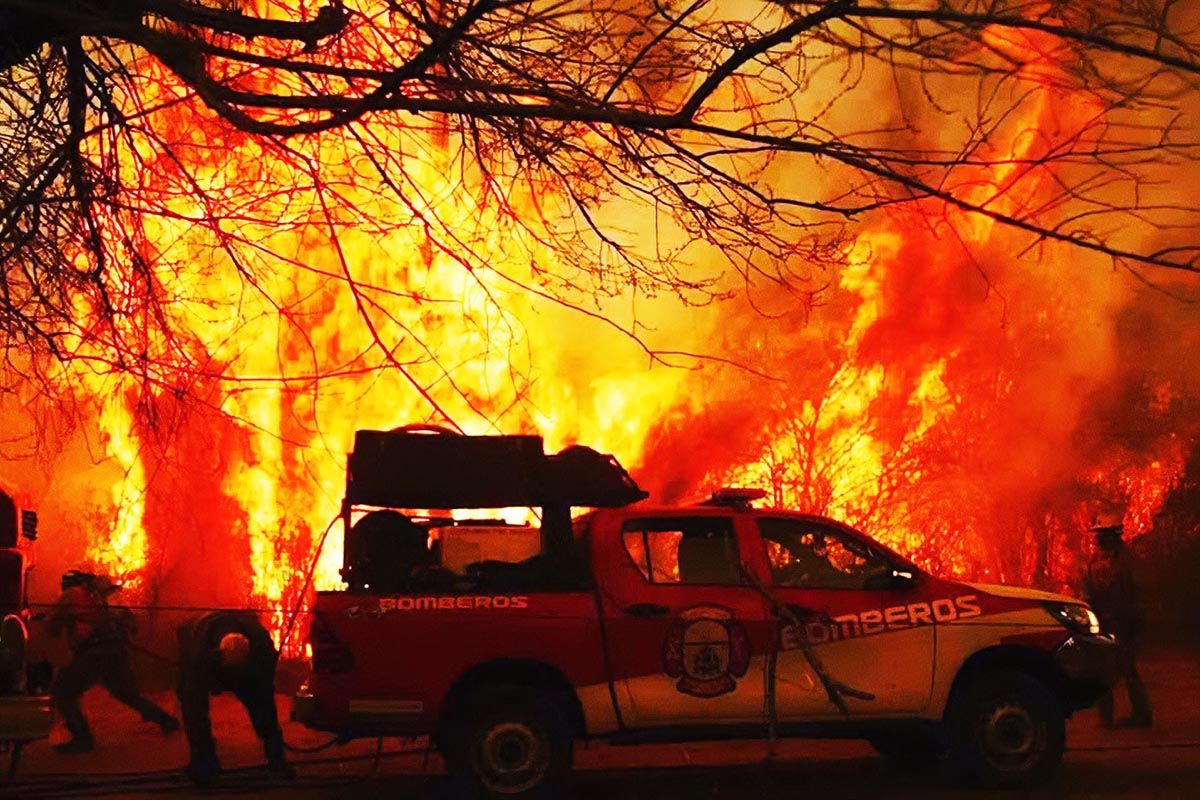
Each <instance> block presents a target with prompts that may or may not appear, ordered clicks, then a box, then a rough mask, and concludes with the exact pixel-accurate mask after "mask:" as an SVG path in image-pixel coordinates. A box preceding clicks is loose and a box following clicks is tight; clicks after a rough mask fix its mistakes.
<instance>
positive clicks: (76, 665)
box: [50, 644, 175, 738]
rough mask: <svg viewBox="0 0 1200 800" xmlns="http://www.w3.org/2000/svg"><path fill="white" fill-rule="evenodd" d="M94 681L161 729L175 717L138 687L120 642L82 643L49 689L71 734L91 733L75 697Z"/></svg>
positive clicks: (81, 693) (127, 655)
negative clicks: (145, 695) (143, 693)
mask: <svg viewBox="0 0 1200 800" xmlns="http://www.w3.org/2000/svg"><path fill="white" fill-rule="evenodd" d="M96 684H99V685H101V686H103V687H104V688H105V689H106V690H108V693H109V694H111V695H112V696H113V697H115V698H116V699H117V700H120V701H121V702H122V703H124V704H125V705H127V706H129V707H130V708H132V709H133V710H134V711H136V712H138V713H139V714H141V715H142V719H144V720H146V721H147V722H153V723H155V724H156V725H158V726H159V727H163V728H165V727H166V726H169V725H171V724H172V723H173V722H174V720H175V718H174V717H172V716H171V715H170V714H168V713H167V712H166V711H165V710H163V709H162V708H160V707H159V706H158V705H156V704H155V703H153V702H152V701H150V700H148V699H147V698H146V697H144V696H143V695H142V693H141V692H140V691H139V690H138V685H137V679H136V678H135V677H134V675H133V670H132V669H130V667H129V651H128V650H127V649H126V647H125V645H124V644H100V645H84V646H83V647H80V648H79V649H78V650H76V651H75V652H74V653H72V654H71V660H70V661H68V662H67V664H66V665H65V666H64V667H63V668H62V669H60V670H59V671H58V674H57V675H56V676H55V678H54V685H53V686H52V687H51V690H50V695H51V697H52V699H53V701H54V707H55V708H56V709H57V710H58V713H59V714H60V715H61V716H62V719H63V722H64V723H65V724H66V726H67V730H68V731H70V732H71V735H72V736H73V737H83V738H86V737H89V736H91V730H90V728H89V727H88V721H87V717H85V716H84V715H83V711H82V709H81V708H80V706H79V700H80V698H81V697H83V693H84V692H86V691H87V690H88V689H90V688H91V687H93V686H95V685H96Z"/></svg>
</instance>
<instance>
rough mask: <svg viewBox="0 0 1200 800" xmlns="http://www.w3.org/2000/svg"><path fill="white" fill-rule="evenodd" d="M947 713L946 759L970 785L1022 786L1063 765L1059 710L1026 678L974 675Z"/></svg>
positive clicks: (1063, 740) (1063, 735)
mask: <svg viewBox="0 0 1200 800" xmlns="http://www.w3.org/2000/svg"><path fill="white" fill-rule="evenodd" d="M949 711H950V713H949V714H948V720H947V721H948V723H949V731H950V734H951V753H950V755H951V759H952V761H953V762H954V763H955V765H956V766H958V767H961V768H964V769H965V770H966V771H967V776H968V777H969V778H970V779H972V781H973V782H974V783H978V784H981V785H984V786H998V787H1003V788H1022V787H1027V786H1031V785H1033V784H1036V783H1039V782H1041V781H1044V780H1046V779H1048V778H1049V777H1050V776H1051V775H1052V774H1053V772H1054V770H1055V769H1057V767H1058V765H1059V763H1060V762H1061V761H1062V754H1063V750H1064V748H1065V744H1066V720H1065V718H1064V716H1063V712H1062V709H1061V707H1060V705H1059V703H1058V701H1057V699H1056V698H1055V697H1054V695H1053V693H1052V692H1051V691H1050V690H1049V689H1048V688H1047V687H1046V686H1045V684H1043V683H1042V682H1041V681H1039V680H1037V679H1036V678H1034V677H1032V676H1030V675H1025V674H1022V673H1015V672H1014V673H1009V672H988V673H984V674H981V675H978V676H976V677H975V679H974V680H972V681H971V683H970V684H969V685H967V686H966V687H964V689H963V691H962V692H961V693H960V694H959V696H958V697H956V698H955V702H954V705H953V707H952V708H951V709H949Z"/></svg>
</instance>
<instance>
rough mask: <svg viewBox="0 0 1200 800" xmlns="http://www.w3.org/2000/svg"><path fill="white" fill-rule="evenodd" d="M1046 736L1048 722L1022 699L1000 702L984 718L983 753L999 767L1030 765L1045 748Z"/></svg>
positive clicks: (1015, 768)
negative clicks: (1019, 700) (1039, 717)
mask: <svg viewBox="0 0 1200 800" xmlns="http://www.w3.org/2000/svg"><path fill="white" fill-rule="evenodd" d="M1046 739H1047V735H1046V725H1045V722H1044V721H1043V720H1040V719H1038V718H1037V716H1036V715H1035V714H1033V712H1031V711H1030V709H1028V708H1027V707H1025V706H1023V705H1021V704H1019V703H1014V702H1002V703H998V704H996V705H995V706H993V707H992V708H991V709H990V710H989V711H988V713H987V714H986V715H985V717H984V720H983V750H984V756H985V757H986V758H987V760H988V762H989V763H990V764H991V765H992V766H993V767H995V768H996V769H1000V770H1004V771H1006V772H1021V771H1023V770H1027V769H1029V768H1030V767H1032V766H1034V765H1035V764H1037V762H1038V761H1039V760H1041V758H1042V755H1043V754H1044V753H1045V752H1046Z"/></svg>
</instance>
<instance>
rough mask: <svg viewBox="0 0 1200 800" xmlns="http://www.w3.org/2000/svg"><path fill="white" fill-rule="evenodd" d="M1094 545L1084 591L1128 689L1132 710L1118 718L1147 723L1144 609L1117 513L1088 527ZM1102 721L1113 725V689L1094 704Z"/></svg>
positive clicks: (1150, 721)
mask: <svg viewBox="0 0 1200 800" xmlns="http://www.w3.org/2000/svg"><path fill="white" fill-rule="evenodd" d="M1090 530H1091V531H1092V533H1093V534H1095V537H1096V538H1095V545H1094V548H1093V553H1092V557H1091V559H1090V560H1089V561H1088V566H1087V575H1086V576H1085V577H1084V592H1085V597H1086V599H1087V601H1088V602H1089V603H1090V604H1091V606H1092V609H1093V610H1094V611H1095V612H1096V616H1097V617H1099V619H1100V625H1101V628H1102V629H1103V630H1104V632H1105V633H1112V634H1115V635H1116V637H1117V644H1118V645H1119V647H1120V670H1121V677H1122V678H1123V679H1124V681H1125V687H1126V690H1127V691H1128V692H1129V704H1130V706H1131V707H1132V713H1131V714H1130V715H1129V717H1127V718H1125V719H1123V720H1121V722H1120V723H1119V726H1120V727H1123V728H1129V727H1133V728H1149V727H1151V726H1152V725H1153V724H1154V723H1153V720H1154V718H1153V714H1152V713H1151V710H1150V696H1149V694H1147V692H1146V686H1145V684H1143V683H1142V678H1141V675H1139V674H1138V669H1137V655H1138V645H1139V643H1140V639H1141V635H1142V627H1143V626H1142V620H1143V615H1142V609H1141V604H1140V599H1139V597H1138V587H1137V583H1136V581H1135V579H1134V570H1133V554H1132V553H1130V552H1129V550H1128V548H1126V547H1125V542H1124V541H1123V540H1122V535H1123V533H1124V530H1125V529H1124V526H1123V525H1122V523H1121V520H1119V519H1116V518H1109V517H1105V518H1101V519H1098V520H1097V521H1096V523H1095V524H1094V525H1092V527H1091V528H1090ZM1097 708H1098V709H1099V711H1100V721H1101V723H1102V724H1103V725H1104V727H1106V728H1111V727H1113V724H1114V723H1113V693H1112V691H1111V690H1110V691H1109V692H1107V693H1106V694H1105V695H1104V696H1103V697H1102V698H1101V699H1100V702H1099V703H1098V704H1097Z"/></svg>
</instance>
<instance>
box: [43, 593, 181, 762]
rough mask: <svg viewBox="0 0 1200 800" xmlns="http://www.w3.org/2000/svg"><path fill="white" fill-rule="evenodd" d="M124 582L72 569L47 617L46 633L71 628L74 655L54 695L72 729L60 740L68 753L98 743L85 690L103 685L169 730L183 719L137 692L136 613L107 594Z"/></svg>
mask: <svg viewBox="0 0 1200 800" xmlns="http://www.w3.org/2000/svg"><path fill="white" fill-rule="evenodd" d="M120 588H121V587H120V586H119V585H117V584H114V583H113V582H112V581H110V580H108V579H107V578H104V577H101V576H99V575H92V574H90V573H87V572H79V571H76V570H72V571H70V572H68V573H66V574H65V575H63V576H62V594H61V595H60V596H59V598H58V602H57V603H56V604H55V606H54V610H53V611H52V612H51V613H50V617H49V619H48V620H47V623H46V624H47V632H48V633H49V634H50V635H51V636H57V635H58V634H59V633H61V632H63V631H66V634H67V642H68V644H69V645H70V647H71V659H70V661H68V662H67V664H66V665H65V666H64V667H63V668H62V669H61V670H59V671H58V674H57V675H56V676H55V678H54V684H53V685H52V686H51V689H50V695H51V699H52V700H53V703H54V707H55V708H56V709H57V710H58V713H59V715H60V716H61V717H62V719H63V723H64V724H65V725H66V726H67V730H68V731H70V733H71V738H70V740H69V741H67V742H65V743H63V744H60V745H56V746H55V748H54V749H55V750H57V751H58V752H60V753H64V754H75V753H86V752H88V751H90V750H91V749H92V748H93V746H94V741H93V739H92V732H91V729H90V728H89V727H88V721H87V718H86V717H85V716H84V715H83V711H82V710H81V709H80V706H79V700H80V698H81V697H82V696H83V693H84V692H86V691H87V690H88V689H90V688H91V687H92V686H94V685H96V684H100V685H101V686H103V687H104V688H105V689H107V690H108V693H109V694H111V695H112V696H113V697H115V698H116V699H118V700H120V701H121V702H122V703H124V704H125V705H127V706H129V707H130V708H132V709H133V710H134V711H137V712H138V713H139V714H141V715H142V719H144V720H146V721H147V722H153V723H154V724H155V725H157V726H158V727H159V728H160V729H161V730H162V732H163V734H164V735H166V734H170V733H172V732H174V731H176V730H178V729H179V721H178V720H177V719H175V717H173V716H171V715H170V714H168V713H167V712H166V711H164V710H163V709H161V708H159V707H158V706H157V705H155V704H154V703H153V702H151V701H150V700H148V699H146V698H145V697H143V696H142V693H141V692H140V691H138V685H137V679H136V678H134V675H133V670H132V669H130V667H129V638H130V636H132V634H133V632H134V622H133V615H132V614H130V613H129V609H127V608H113V607H112V606H110V605H109V604H108V598H109V596H111V595H112V594H113V593H114V592H116V591H118V590H119V589H120Z"/></svg>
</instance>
